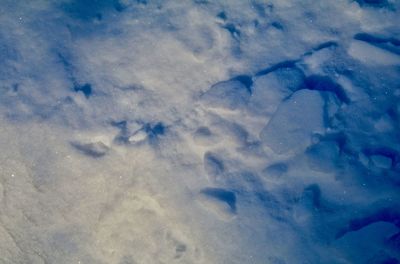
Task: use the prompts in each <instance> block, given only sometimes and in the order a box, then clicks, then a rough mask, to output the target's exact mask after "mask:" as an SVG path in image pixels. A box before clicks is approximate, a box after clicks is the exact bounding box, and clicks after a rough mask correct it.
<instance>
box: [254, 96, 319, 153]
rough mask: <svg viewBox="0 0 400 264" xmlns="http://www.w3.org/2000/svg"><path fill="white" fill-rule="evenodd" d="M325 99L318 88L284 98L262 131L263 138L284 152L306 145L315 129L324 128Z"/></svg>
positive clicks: (266, 143) (279, 151) (273, 148)
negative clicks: (285, 99)
mask: <svg viewBox="0 0 400 264" xmlns="http://www.w3.org/2000/svg"><path fill="white" fill-rule="evenodd" d="M323 106H324V101H323V99H322V97H321V95H320V93H319V92H317V91H311V90H300V91H298V92H296V93H294V94H293V96H291V97H290V98H289V99H288V100H287V101H285V102H283V103H282V104H281V105H280V106H279V108H278V110H277V111H276V113H275V114H274V116H273V117H272V118H271V120H270V122H269V123H268V124H267V125H266V126H265V127H264V129H263V130H262V131H261V133H260V139H261V141H262V142H263V143H264V144H265V145H266V146H267V147H269V148H271V149H272V150H273V151H274V152H276V153H279V154H283V153H286V152H288V151H295V150H298V149H302V148H305V147H307V146H308V145H309V144H310V143H311V136H312V134H313V133H315V132H323V131H324V126H323Z"/></svg>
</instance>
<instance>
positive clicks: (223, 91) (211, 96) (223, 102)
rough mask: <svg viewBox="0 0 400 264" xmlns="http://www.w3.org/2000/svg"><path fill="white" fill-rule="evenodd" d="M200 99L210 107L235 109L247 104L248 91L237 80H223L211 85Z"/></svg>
mask: <svg viewBox="0 0 400 264" xmlns="http://www.w3.org/2000/svg"><path fill="white" fill-rule="evenodd" d="M201 99H202V101H203V102H204V104H205V105H207V106H209V107H212V108H223V109H228V110H235V109H238V108H241V107H243V106H245V105H246V104H247V102H248V100H249V99H250V91H249V89H248V88H247V87H246V86H245V84H243V83H242V82H240V81H239V80H230V81H223V82H219V83H217V84H215V85H213V86H212V87H211V88H210V89H209V90H208V91H207V92H205V93H204V94H203V95H202V97H201Z"/></svg>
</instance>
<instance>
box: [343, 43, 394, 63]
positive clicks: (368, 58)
mask: <svg viewBox="0 0 400 264" xmlns="http://www.w3.org/2000/svg"><path fill="white" fill-rule="evenodd" d="M348 53H349V54H350V56H352V57H354V58H356V59H357V60H359V61H361V62H363V63H366V64H371V65H398V64H400V56H399V55H397V54H395V53H392V52H389V51H387V50H384V49H381V48H378V47H375V46H372V45H370V44H368V43H365V42H363V41H358V40H355V41H353V42H352V43H351V44H350V48H349V50H348Z"/></svg>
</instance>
